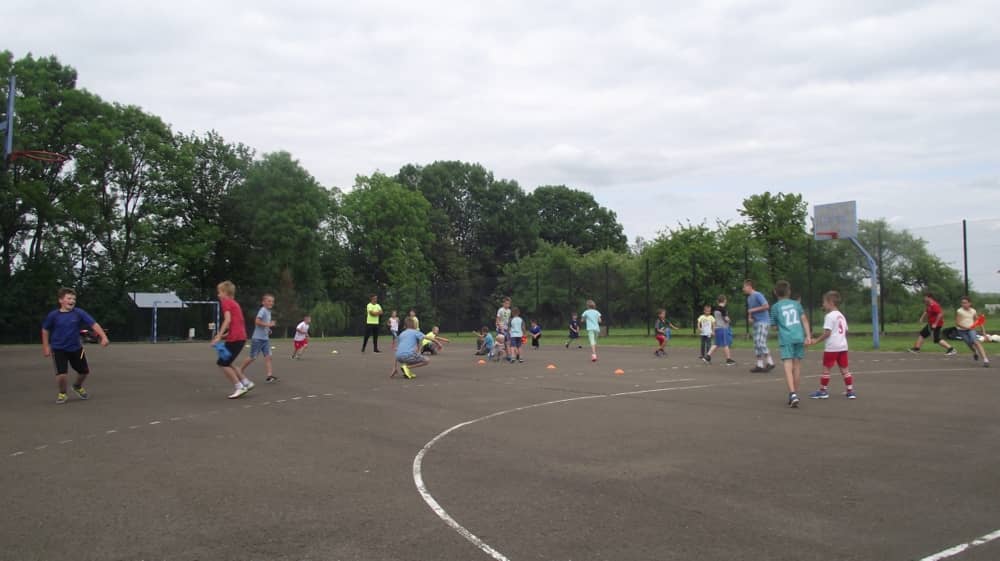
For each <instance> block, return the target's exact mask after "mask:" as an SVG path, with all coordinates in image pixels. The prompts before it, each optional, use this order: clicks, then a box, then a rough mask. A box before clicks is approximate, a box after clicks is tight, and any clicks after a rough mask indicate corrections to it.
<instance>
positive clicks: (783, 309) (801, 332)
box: [770, 281, 812, 407]
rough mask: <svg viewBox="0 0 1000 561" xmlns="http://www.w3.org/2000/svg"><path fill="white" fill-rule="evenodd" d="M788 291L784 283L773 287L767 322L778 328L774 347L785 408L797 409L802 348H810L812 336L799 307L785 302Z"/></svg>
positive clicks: (793, 302) (807, 320) (787, 285)
mask: <svg viewBox="0 0 1000 561" xmlns="http://www.w3.org/2000/svg"><path fill="white" fill-rule="evenodd" d="M791 293H792V290H791V286H790V285H789V284H788V281H778V282H777V284H775V285H774V295H775V296H776V297H777V298H778V301H777V302H775V304H774V306H771V314H770V315H771V318H770V319H771V322H772V323H773V324H774V325H775V326H776V327H777V328H778V345H779V346H780V347H781V363H782V366H784V369H785V381H786V382H787V383H788V406H789V407H798V406H799V382H800V381H801V379H802V359H803V358H805V346H806V345H809V344H811V342H812V333H811V332H810V328H809V318H808V317H806V313H805V311H804V310H803V309H802V304H800V303H799V302H798V301H797V300H792V299H791V298H789V296H790V295H791Z"/></svg>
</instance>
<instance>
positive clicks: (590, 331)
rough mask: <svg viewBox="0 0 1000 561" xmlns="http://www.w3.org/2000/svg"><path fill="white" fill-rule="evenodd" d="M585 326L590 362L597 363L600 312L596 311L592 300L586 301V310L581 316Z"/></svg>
mask: <svg viewBox="0 0 1000 561" xmlns="http://www.w3.org/2000/svg"><path fill="white" fill-rule="evenodd" d="M581 317H582V318H583V320H584V321H585V322H586V325H587V339H588V340H589V341H590V362H597V336H598V334H600V331H601V321H602V320H601V312H598V311H597V304H595V303H594V301H593V300H587V310H586V311H585V312H583V314H581Z"/></svg>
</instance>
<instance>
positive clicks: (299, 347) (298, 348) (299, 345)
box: [292, 339, 309, 351]
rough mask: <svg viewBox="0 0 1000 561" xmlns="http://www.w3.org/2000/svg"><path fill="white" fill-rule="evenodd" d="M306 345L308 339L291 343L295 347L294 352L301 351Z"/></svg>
mask: <svg viewBox="0 0 1000 561" xmlns="http://www.w3.org/2000/svg"><path fill="white" fill-rule="evenodd" d="M308 344H309V339H303V340H301V341H292V346H293V347H295V350H296V351H301V350H302V349H303V348H304V347H305V346H306V345H308Z"/></svg>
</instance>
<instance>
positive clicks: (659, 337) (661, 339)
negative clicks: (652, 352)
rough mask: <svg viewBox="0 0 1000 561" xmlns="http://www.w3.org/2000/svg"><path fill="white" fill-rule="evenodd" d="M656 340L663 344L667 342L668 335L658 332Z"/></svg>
mask: <svg viewBox="0 0 1000 561" xmlns="http://www.w3.org/2000/svg"><path fill="white" fill-rule="evenodd" d="M656 342H657V343H659V344H661V345H662V344H664V343H666V342H667V336H666V335H664V334H662V333H657V334H656Z"/></svg>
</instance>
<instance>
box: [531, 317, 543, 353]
mask: <svg viewBox="0 0 1000 561" xmlns="http://www.w3.org/2000/svg"><path fill="white" fill-rule="evenodd" d="M528 333H531V348H532V349H539V348H541V345H540V343H541V340H542V326H541V325H538V321H537V320H531V329H529V330H528Z"/></svg>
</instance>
